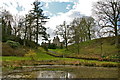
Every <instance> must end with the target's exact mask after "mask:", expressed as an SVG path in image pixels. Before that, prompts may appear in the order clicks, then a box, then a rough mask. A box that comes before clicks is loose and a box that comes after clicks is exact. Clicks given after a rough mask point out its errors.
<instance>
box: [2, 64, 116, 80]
mask: <svg viewBox="0 0 120 80" xmlns="http://www.w3.org/2000/svg"><path fill="white" fill-rule="evenodd" d="M3 73H4V72H3ZM3 78H118V68H106V67H86V66H71V65H65V66H64V65H61V66H60V65H41V66H27V67H26V66H24V67H23V68H22V69H21V70H14V71H13V72H11V73H8V74H4V75H3Z"/></svg>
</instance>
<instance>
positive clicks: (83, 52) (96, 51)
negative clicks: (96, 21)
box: [49, 37, 120, 61]
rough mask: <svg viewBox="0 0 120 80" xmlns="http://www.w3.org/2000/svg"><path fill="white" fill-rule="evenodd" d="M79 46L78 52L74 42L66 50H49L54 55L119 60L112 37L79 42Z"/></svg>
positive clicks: (117, 49)
mask: <svg viewBox="0 0 120 80" xmlns="http://www.w3.org/2000/svg"><path fill="white" fill-rule="evenodd" d="M79 46H80V47H79V53H77V51H78V50H77V45H76V44H73V45H70V46H68V50H66V49H65V48H64V49H49V50H50V51H53V52H54V53H53V55H56V56H65V57H75V58H88V59H98V60H103V59H104V60H110V61H111V60H113V61H119V58H120V56H119V55H120V48H117V47H116V46H115V40H114V37H107V38H101V39H94V40H91V41H86V42H81V43H80V44H79Z"/></svg>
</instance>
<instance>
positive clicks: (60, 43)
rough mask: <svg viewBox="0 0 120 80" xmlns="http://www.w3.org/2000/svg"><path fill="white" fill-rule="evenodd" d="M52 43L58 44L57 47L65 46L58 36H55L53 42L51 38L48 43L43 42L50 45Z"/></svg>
mask: <svg viewBox="0 0 120 80" xmlns="http://www.w3.org/2000/svg"><path fill="white" fill-rule="evenodd" d="M51 44H54V45H56V46H57V47H61V46H63V42H60V39H59V37H58V36H56V37H54V39H53V42H52V43H51V40H48V43H46V42H45V43H43V42H42V45H45V46H49V45H51Z"/></svg>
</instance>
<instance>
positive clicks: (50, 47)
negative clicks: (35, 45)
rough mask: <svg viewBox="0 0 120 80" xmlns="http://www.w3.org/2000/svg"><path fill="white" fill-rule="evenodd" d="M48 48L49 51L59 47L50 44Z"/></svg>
mask: <svg viewBox="0 0 120 80" xmlns="http://www.w3.org/2000/svg"><path fill="white" fill-rule="evenodd" d="M48 48H49V49H56V48H57V46H56V45H55V44H50V45H48Z"/></svg>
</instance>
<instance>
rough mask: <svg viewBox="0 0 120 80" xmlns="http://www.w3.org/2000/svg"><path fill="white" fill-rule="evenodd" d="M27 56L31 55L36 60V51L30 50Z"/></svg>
mask: <svg viewBox="0 0 120 80" xmlns="http://www.w3.org/2000/svg"><path fill="white" fill-rule="evenodd" d="M25 56H27V57H31V60H35V59H34V57H35V56H36V53H35V52H34V51H33V50H29V51H28V53H27V54H25Z"/></svg>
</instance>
